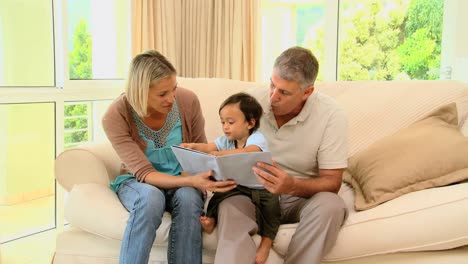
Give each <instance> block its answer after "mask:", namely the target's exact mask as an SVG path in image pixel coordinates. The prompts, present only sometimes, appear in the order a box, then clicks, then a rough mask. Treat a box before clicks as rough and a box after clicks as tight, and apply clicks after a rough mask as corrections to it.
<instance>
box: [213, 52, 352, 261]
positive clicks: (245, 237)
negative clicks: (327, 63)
mask: <svg viewBox="0 0 468 264" xmlns="http://www.w3.org/2000/svg"><path fill="white" fill-rule="evenodd" d="M318 68H319V65H318V61H317V59H316V58H315V56H314V55H313V54H312V53H311V52H310V51H309V50H307V49H304V48H301V47H292V48H289V49H287V50H285V51H284V52H283V53H281V55H280V56H279V57H278V58H277V59H276V61H275V64H274V67H273V73H272V76H271V79H270V89H269V92H268V89H267V88H266V87H265V89H255V90H252V91H251V94H252V95H253V96H255V97H256V98H257V99H258V101H259V102H260V103H261V104H262V107H263V109H264V114H263V117H262V120H261V124H262V125H261V126H260V129H259V131H261V132H262V133H263V134H264V135H265V137H266V139H267V141H268V144H269V146H270V151H271V152H272V154H273V157H274V160H275V162H274V164H273V165H270V164H265V163H259V164H257V166H256V167H254V168H253V171H254V172H255V174H256V175H257V178H258V180H259V181H260V182H261V183H262V184H263V185H264V186H265V188H266V189H267V190H269V191H270V192H272V193H275V194H279V195H280V206H281V214H282V215H281V223H282V224H287V223H297V222H298V223H299V224H298V226H297V229H296V232H295V234H294V235H293V237H292V239H291V242H290V244H289V247H288V251H287V252H286V255H285V261H284V263H293V264H301V263H320V260H321V259H322V258H323V256H324V255H325V254H327V253H328V252H329V251H330V249H331V248H332V247H333V245H334V243H335V241H336V238H337V236H338V232H339V230H340V228H341V226H342V224H343V223H344V221H345V219H346V217H347V209H346V206H345V203H344V201H343V200H342V199H341V198H340V197H339V196H338V195H337V192H338V190H339V189H340V186H341V180H342V173H343V170H344V169H345V168H346V167H347V152H348V151H347V132H348V127H347V118H346V115H345V112H344V110H343V109H341V108H340V107H339V106H338V104H337V103H336V102H335V101H334V100H333V99H332V98H330V97H328V96H326V95H324V94H322V93H320V92H318V91H314V83H315V79H316V78H317V73H318ZM257 228H258V227H257V224H256V222H255V207H254V205H253V204H252V202H251V201H250V199H249V198H248V197H244V196H234V197H231V198H229V199H226V200H224V201H223V203H221V205H220V208H219V213H218V237H219V239H218V247H217V251H216V257H215V263H252V262H253V260H254V259H255V252H256V246H255V243H254V242H253V240H252V238H251V236H250V235H251V234H255V232H256V229H257Z"/></svg>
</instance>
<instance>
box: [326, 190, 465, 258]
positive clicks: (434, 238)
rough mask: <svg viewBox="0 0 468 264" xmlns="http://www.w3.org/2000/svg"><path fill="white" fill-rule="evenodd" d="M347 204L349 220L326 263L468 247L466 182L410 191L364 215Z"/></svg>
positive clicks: (350, 203) (349, 203)
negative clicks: (382, 255)
mask: <svg viewBox="0 0 468 264" xmlns="http://www.w3.org/2000/svg"><path fill="white" fill-rule="evenodd" d="M346 188H348V189H350V187H346ZM346 202H347V206H348V209H349V211H350V214H349V217H348V219H347V221H346V222H345V224H344V226H343V227H342V229H341V231H340V233H339V235H338V238H337V241H336V244H335V246H334V247H333V248H332V250H331V251H330V252H329V253H328V254H327V255H326V256H325V258H324V259H325V260H330V261H336V260H344V259H352V258H358V257H363V256H371V255H379V254H386V253H394V252H407V251H427V250H443V249H449V248H456V247H460V246H463V245H467V244H468V225H467V224H466V223H467V221H468V219H467V218H466V216H467V215H468V182H464V183H460V184H454V185H450V186H445V187H438V188H432V189H425V190H421V191H417V192H412V193H409V194H405V195H403V196H400V197H398V198H396V199H393V200H391V201H388V202H386V203H383V204H381V205H379V206H377V207H375V208H372V209H369V210H366V211H358V212H356V211H355V210H354V208H353V205H352V204H353V203H352V201H351V202H350V201H346Z"/></svg>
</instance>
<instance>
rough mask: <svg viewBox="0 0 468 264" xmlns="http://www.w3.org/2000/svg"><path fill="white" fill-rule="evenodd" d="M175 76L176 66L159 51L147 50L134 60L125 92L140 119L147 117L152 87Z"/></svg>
mask: <svg viewBox="0 0 468 264" xmlns="http://www.w3.org/2000/svg"><path fill="white" fill-rule="evenodd" d="M174 74H177V71H176V70H175V68H174V66H172V64H171V63H170V62H169V61H168V60H167V59H166V57H164V56H163V55H162V54H161V53H159V52H158V51H155V50H147V51H145V52H143V53H141V54H138V55H137V56H136V57H135V58H133V60H132V62H131V64H130V70H129V73H128V80H127V87H126V89H125V92H126V95H127V100H128V102H129V103H130V105H131V106H132V108H133V110H135V112H136V113H137V114H138V115H139V116H140V117H144V116H146V115H147V107H148V91H149V88H150V86H151V85H154V84H155V83H157V82H159V81H160V80H162V79H165V78H168V77H170V76H172V75H174Z"/></svg>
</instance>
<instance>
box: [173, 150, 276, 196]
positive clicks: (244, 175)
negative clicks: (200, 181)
mask: <svg viewBox="0 0 468 264" xmlns="http://www.w3.org/2000/svg"><path fill="white" fill-rule="evenodd" d="M171 148H172V151H173V152H174V154H175V156H176V158H177V160H178V161H179V162H180V165H181V166H182V169H183V170H184V171H186V172H187V173H189V174H197V173H200V172H206V171H209V170H213V171H214V177H215V179H216V180H219V181H222V180H228V179H232V180H234V181H235V182H236V183H237V184H239V185H243V186H246V187H250V188H263V186H262V185H261V184H260V183H259V182H258V181H257V178H256V176H255V174H254V173H253V171H252V167H253V166H255V164H256V163H257V162H265V163H268V164H272V163H273V162H272V158H271V153H270V152H248V153H238V154H229V155H224V156H213V155H210V154H207V153H204V152H200V151H197V150H193V149H188V148H183V147H180V146H171Z"/></svg>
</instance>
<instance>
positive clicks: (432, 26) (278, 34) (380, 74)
mask: <svg viewBox="0 0 468 264" xmlns="http://www.w3.org/2000/svg"><path fill="white" fill-rule="evenodd" d="M445 2H447V1H444V0H342V1H337V0H328V1H318V0H315V1H302V0H292V1H283V0H263V1H262V27H263V30H262V34H263V35H262V41H263V44H262V45H263V50H262V52H263V61H262V62H263V66H264V67H263V79H264V80H268V78H269V76H270V74H271V73H270V72H271V66H272V65H273V60H274V59H275V58H276V56H277V55H278V54H279V53H280V52H281V51H282V50H284V49H286V48H288V47H290V46H294V45H298V46H302V47H306V48H308V49H310V50H311V51H312V52H313V53H314V54H315V55H316V56H317V58H318V59H319V62H320V65H321V67H320V71H319V77H318V80H324V79H326V80H400V79H407V80H416V79H417V80H433V79H450V78H451V76H450V68H447V67H446V66H443V65H442V63H441V61H442V36H443V18H444V10H445V9H444V3H445ZM449 11H450V12H453V11H454V10H449ZM446 14H447V12H446ZM447 69H448V70H447Z"/></svg>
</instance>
